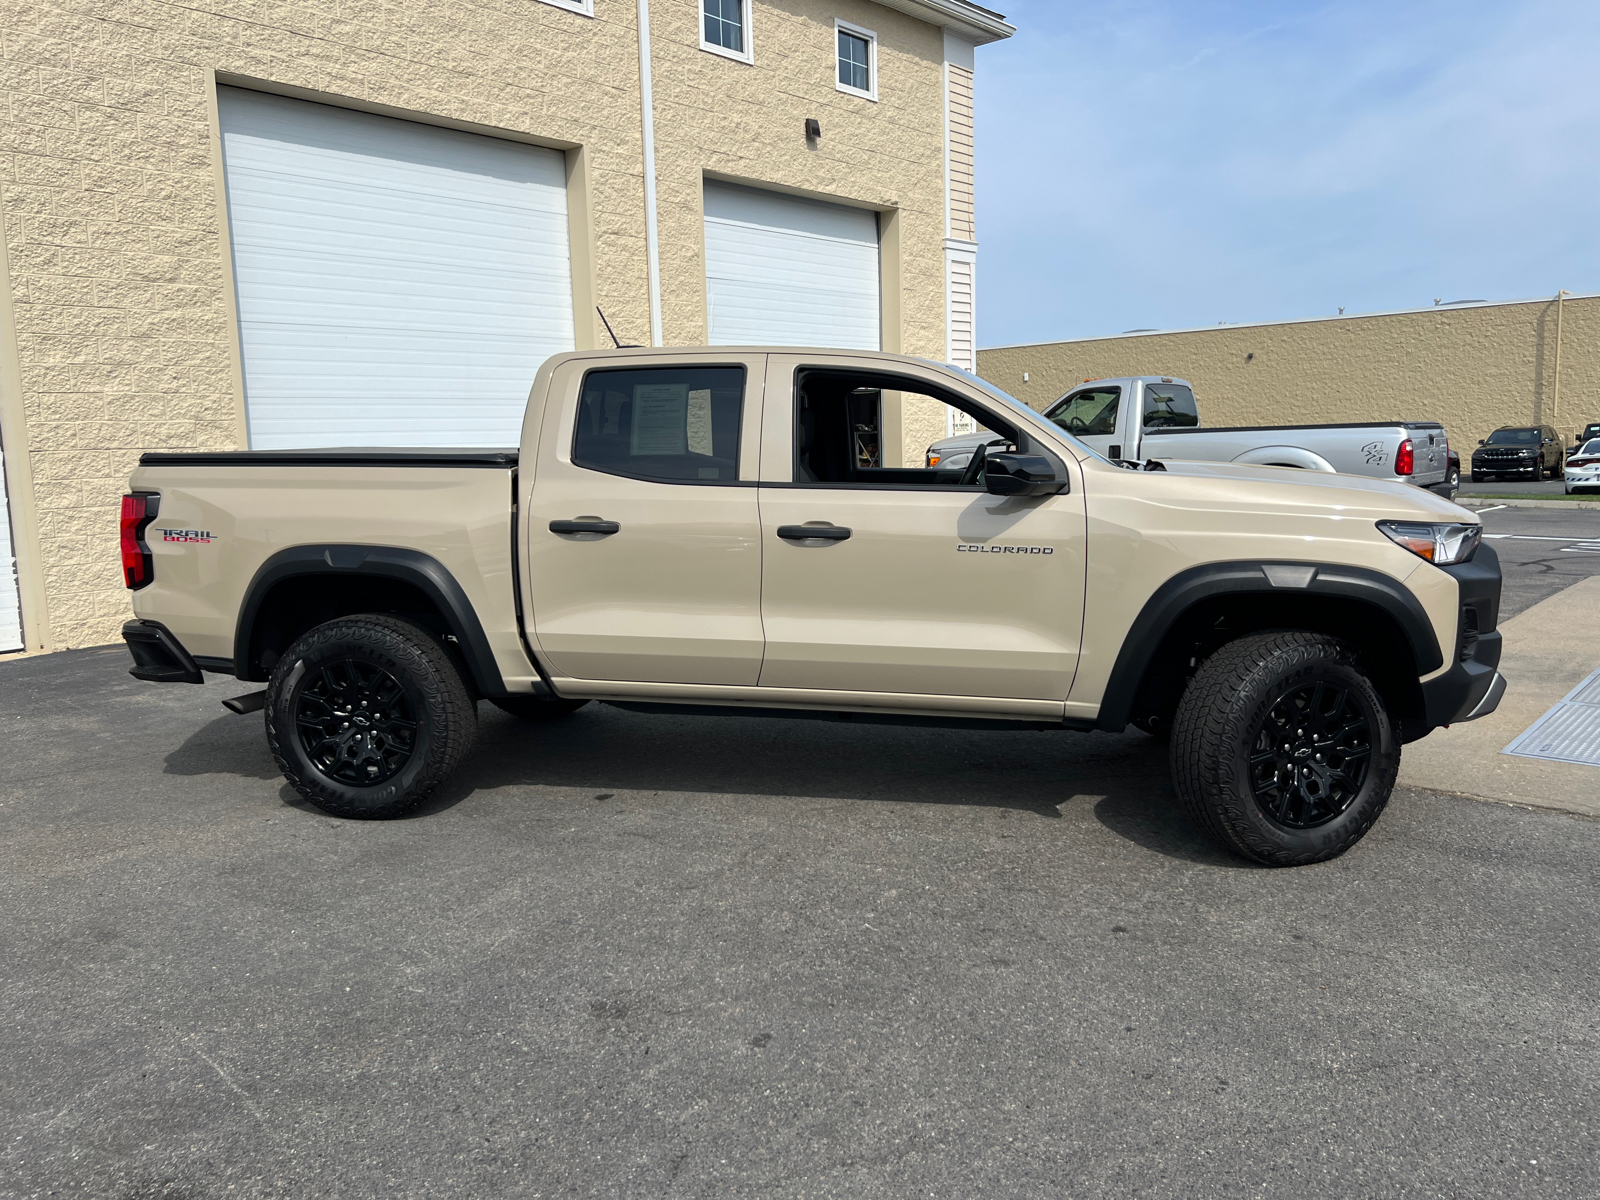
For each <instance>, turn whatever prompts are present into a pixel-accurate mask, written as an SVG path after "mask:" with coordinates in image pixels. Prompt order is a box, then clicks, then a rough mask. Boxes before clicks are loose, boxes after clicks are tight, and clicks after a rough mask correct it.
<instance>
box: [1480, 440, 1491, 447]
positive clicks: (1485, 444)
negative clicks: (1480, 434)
mask: <svg viewBox="0 0 1600 1200" xmlns="http://www.w3.org/2000/svg"><path fill="white" fill-rule="evenodd" d="M1488 444H1489V443H1488V442H1485V441H1479V443H1478V445H1480V446H1487V445H1488Z"/></svg>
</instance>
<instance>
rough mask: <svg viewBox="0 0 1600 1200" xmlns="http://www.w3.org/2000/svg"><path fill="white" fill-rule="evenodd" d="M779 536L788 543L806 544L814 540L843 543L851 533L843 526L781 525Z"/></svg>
mask: <svg viewBox="0 0 1600 1200" xmlns="http://www.w3.org/2000/svg"><path fill="white" fill-rule="evenodd" d="M778 536H779V537H781V538H783V540H784V541H786V542H806V541H810V540H812V539H813V538H820V539H822V540H823V541H828V542H842V541H844V540H845V539H846V538H847V537H849V536H850V531H849V530H848V529H846V528H845V527H844V526H843V525H779V526H778Z"/></svg>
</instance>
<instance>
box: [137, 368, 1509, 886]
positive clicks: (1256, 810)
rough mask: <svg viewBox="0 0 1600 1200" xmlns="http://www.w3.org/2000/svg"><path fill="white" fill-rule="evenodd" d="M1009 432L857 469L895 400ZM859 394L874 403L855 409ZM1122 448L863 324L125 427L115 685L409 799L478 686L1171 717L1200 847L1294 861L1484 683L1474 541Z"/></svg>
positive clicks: (1430, 500)
mask: <svg viewBox="0 0 1600 1200" xmlns="http://www.w3.org/2000/svg"><path fill="white" fill-rule="evenodd" d="M897 393H898V394H899V395H901V396H905V395H913V396H921V397H926V398H929V399H932V400H937V401H940V402H943V403H945V404H948V405H950V406H951V407H953V408H954V409H956V410H958V411H959V412H961V413H964V414H966V415H967V416H970V417H971V418H973V419H974V420H976V421H977V422H978V423H979V424H981V425H982V426H984V427H986V428H987V429H990V430H993V431H996V432H998V433H1000V434H1002V435H1003V437H1004V439H1005V440H1004V442H1002V443H1000V444H998V445H993V446H989V445H986V446H984V447H983V448H982V450H981V452H980V453H977V454H974V456H973V458H972V460H971V461H970V462H969V463H967V465H966V466H964V467H962V468H960V469H956V470H946V469H941V468H939V467H934V468H922V467H917V468H908V469H902V468H894V467H884V466H880V465H876V464H877V462H878V457H877V455H876V441H877V436H876V432H875V431H876V430H880V429H881V428H883V415H884V413H885V412H886V411H892V406H889V405H886V404H885V403H884V397H885V395H886V394H887V395H889V396H893V395H895V394H897ZM875 422H876V423H877V424H875ZM1147 467H1148V469H1136V468H1131V464H1119V463H1116V462H1113V461H1111V460H1109V459H1107V458H1105V457H1103V456H1101V455H1100V454H1098V453H1097V452H1095V451H1094V450H1093V449H1091V448H1090V447H1089V446H1087V445H1085V444H1084V443H1083V442H1081V441H1079V440H1077V439H1075V438H1074V437H1072V436H1071V435H1070V434H1069V433H1067V432H1066V431H1065V430H1064V429H1062V428H1061V427H1060V426H1058V425H1056V424H1054V423H1052V422H1050V421H1048V420H1046V419H1045V418H1044V417H1042V416H1040V415H1039V414H1038V413H1035V412H1034V411H1032V410H1031V409H1029V408H1028V407H1027V406H1025V405H1023V404H1021V403H1020V402H1018V401H1016V400H1014V399H1012V398H1011V397H1009V396H1006V395H1005V394H1004V393H1002V392H999V391H997V390H995V389H993V388H991V387H990V386H989V385H987V384H985V383H983V382H982V381H981V380H979V379H977V378H976V377H975V376H972V375H969V374H967V373H965V372H963V371H959V370H957V369H955V368H951V367H947V366H942V365H939V364H936V363H931V362H927V361H923V360H920V359H915V358H907V357H900V356H896V355H889V354H876V353H867V352H854V351H823V350H816V351H813V350H795V349H777V348H754V349H740V348H727V347H719V348H715V349H704V348H702V349H682V350H676V349H675V350H659V349H647V350H639V349H624V350H618V351H604V352H601V351H593V352H580V353H574V354H562V355H557V356H556V357H554V358H552V359H550V360H549V361H548V362H547V363H545V365H544V366H543V367H542V368H541V369H540V371H539V373H538V376H537V378H536V379H535V381H534V383H533V388H532V392H531V394H530V396H529V399H528V407H527V413H526V417H525V419H524V424H523V429H522V443H521V447H520V450H374V449H328V450H304V451H282V450H257V451H242V452H235V453H217V454H210V453H192V454H146V455H145V456H144V457H143V459H142V460H141V464H140V466H139V467H138V469H137V470H136V471H135V472H134V474H133V478H132V487H131V493H130V494H129V495H128V496H127V497H126V498H125V499H124V501H123V521H122V561H123V567H124V571H125V574H126V579H127V583H128V585H129V587H131V588H133V589H134V591H133V605H134V612H135V614H136V615H137V620H134V621H131V622H129V623H128V625H127V626H126V627H125V628H124V631H123V632H124V637H125V639H126V640H127V643H128V646H129V648H130V650H131V652H132V654H133V657H134V660H135V666H134V669H133V674H134V675H135V676H137V677H138V678H141V679H148V680H157V681H183V682H190V683H199V682H201V679H202V674H201V673H202V672H205V671H209V672H217V673H223V674H228V675H233V676H235V677H236V678H238V679H241V680H249V681H256V682H262V683H265V684H266V687H265V690H264V691H258V692H257V693H255V694H254V695H251V696H244V697H239V698H236V699H234V700H231V701H228V702H226V703H228V704H229V706H230V707H232V708H234V710H235V711H253V710H255V709H257V708H261V707H264V708H265V710H266V717H265V720H266V734H267V740H268V743H269V745H270V747H271V750H272V753H273V756H274V757H275V759H276V760H277V763H278V765H279V766H280V767H281V768H282V770H283V773H284V775H285V777H286V778H287V779H288V780H289V782H290V783H291V784H292V785H293V786H294V788H295V789H296V790H297V791H298V792H299V793H300V794H301V795H302V796H304V797H305V798H306V799H307V800H308V801H310V802H311V803H313V804H315V805H317V806H319V807H321V808H323V809H325V810H327V811H329V812H331V813H335V814H339V815H343V816H349V817H395V816H399V815H401V814H403V813H406V812H408V811H410V810H411V809H413V808H415V807H416V806H417V805H418V804H419V803H420V802H421V801H422V800H423V799H424V798H425V797H426V796H427V795H428V794H429V793H430V792H431V791H432V790H433V789H434V788H436V787H437V786H438V785H439V784H440V782H441V781H443V780H444V779H445V778H446V777H447V776H448V775H449V774H450V772H451V770H452V769H453V768H454V767H455V766H456V764H457V762H459V760H460V759H461V757H462V755H463V754H465V753H466V751H467V748H468V746H469V744H470V743H471V741H472V739H473V735H474V730H475V722H476V703H477V701H478V700H479V699H486V700H488V701H490V702H491V703H493V704H495V705H497V706H499V707H500V708H502V709H504V710H506V711H508V712H510V713H513V714H515V715H517V716H519V717H525V718H529V719H533V720H538V719H544V718H551V717H557V716H561V715H563V714H566V713H570V712H571V711H572V710H574V709H576V708H578V707H579V706H581V705H583V704H585V703H587V702H588V701H591V700H599V701H605V702H608V703H611V704H615V705H620V706H623V707H627V708H640V707H648V706H655V705H669V706H672V707H673V708H674V709H675V710H677V711H683V710H684V709H685V708H686V707H688V708H693V709H695V710H696V711H704V712H718V711H720V712H726V713H747V714H748V713H761V714H767V715H777V714H783V715H789V716H793V715H796V714H800V715H807V714H809V715H812V716H819V717H829V718H831V719H847V720H877V721H894V722H906V723H919V722H921V723H928V722H931V723H935V724H943V725H954V726H958V727H967V728H971V727H981V728H990V729H1006V728H1019V727H1021V728H1031V729H1039V730H1079V731H1091V730H1106V731H1113V732H1114V731H1120V730H1122V729H1124V728H1125V727H1126V726H1127V725H1128V724H1129V723H1132V724H1134V725H1136V726H1138V727H1139V728H1141V729H1143V730H1145V731H1146V732H1149V733H1154V734H1158V735H1168V736H1170V738H1171V763H1172V771H1173V779H1174V783H1175V785H1176V790H1177V794H1178V796H1179V797H1180V799H1181V801H1182V803H1183V805H1184V806H1185V808H1186V809H1187V811H1188V812H1189V813H1190V814H1191V815H1192V816H1193V817H1194V819H1195V820H1196V821H1197V822H1198V823H1199V824H1200V825H1201V826H1202V827H1203V828H1204V829H1206V830H1207V831H1208V832H1209V833H1210V835H1211V836H1212V837H1214V838H1215V839H1216V840H1217V841H1219V842H1220V843H1221V844H1222V845H1223V846H1225V847H1227V848H1230V849H1232V850H1233V851H1235V852H1237V853H1240V854H1243V855H1246V856H1249V857H1251V858H1254V859H1257V860H1259V861H1261V862H1265V863H1272V864H1280V865H1290V864H1298V863H1309V862H1315V861H1318V860H1321V859H1326V858H1330V857H1332V856H1334V855H1337V854H1339V853H1342V852H1343V851H1344V850H1346V849H1347V848H1349V847H1350V846H1351V845H1352V844H1354V843H1355V842H1356V841H1357V840H1358V839H1359V838H1360V837H1361V836H1362V835H1363V834H1364V833H1365V832H1366V830H1367V829H1368V828H1369V827H1370V826H1371V824H1372V822H1373V821H1374V820H1375V819H1376V818H1377V816H1378V814H1379V813H1380V811H1381V810H1382V809H1383V807H1384V804H1385V803H1386V802H1387V800H1388V798H1389V793H1390V791H1391V789H1392V787H1393V785H1394V780H1395V772H1396V770H1397V769H1398V766H1399V761H1400V746H1401V743H1403V742H1406V741H1409V740H1412V739H1414V738H1419V737H1422V736H1423V735H1425V734H1426V733H1428V732H1429V731H1430V730H1432V729H1434V728H1436V727H1438V726H1440V725H1445V724H1448V723H1450V722H1452V721H1464V720H1470V719H1472V718H1473V717H1477V716H1481V715H1483V714H1485V713H1488V712H1491V711H1493V709H1494V707H1495V706H1496V704H1497V703H1498V702H1499V699H1500V697H1501V695H1502V693H1503V692H1504V689H1505V682H1504V680H1503V678H1502V677H1501V676H1500V674H1499V672H1498V671H1497V670H1496V666H1497V665H1498V662H1499V656H1500V635H1499V634H1498V633H1497V632H1496V631H1495V627H1496V615H1497V609H1498V605H1499V593H1500V571H1499V564H1498V561H1497V560H1496V558H1495V555H1494V552H1493V550H1492V549H1490V548H1489V547H1488V546H1485V545H1480V543H1479V535H1480V526H1479V525H1478V524H1477V521H1476V518H1475V517H1474V516H1473V515H1472V514H1470V513H1468V512H1466V511H1465V510H1463V509H1460V508H1457V507H1456V506H1454V505H1453V504H1450V503H1448V502H1446V501H1445V500H1443V499H1441V498H1440V497H1438V496H1436V495H1433V494H1432V493H1429V492H1426V491H1423V490H1421V489H1419V488H1409V487H1403V486H1400V485H1398V484H1395V483H1388V482H1380V481H1376V480H1370V479H1359V478H1352V477H1349V476H1342V475H1326V474H1319V473H1315V472H1311V471H1303V470H1290V469H1284V468H1275V467H1258V466H1239V465H1235V464H1230V463H1184V462H1176V461H1174V462H1168V463H1166V464H1165V465H1164V466H1162V465H1161V464H1154V463H1152V464H1147Z"/></svg>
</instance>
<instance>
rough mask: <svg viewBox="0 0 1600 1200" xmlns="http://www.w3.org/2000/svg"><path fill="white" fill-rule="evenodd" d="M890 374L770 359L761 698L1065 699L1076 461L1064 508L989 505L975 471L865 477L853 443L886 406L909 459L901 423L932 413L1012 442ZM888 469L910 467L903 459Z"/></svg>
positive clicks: (1054, 499)
mask: <svg viewBox="0 0 1600 1200" xmlns="http://www.w3.org/2000/svg"><path fill="white" fill-rule="evenodd" d="M895 370H896V374H893V375H891V374H889V373H888V372H886V371H885V370H884V368H883V365H882V364H881V363H879V362H874V361H872V360H859V359H854V360H853V359H850V358H848V357H844V356H838V357H831V356H827V355H808V356H804V357H801V356H791V355H776V354H775V355H772V356H771V357H770V358H769V360H768V368H767V399H766V416H765V427H764V432H763V437H762V476H761V488H760V497H761V540H762V547H763V568H762V620H763V623H764V625H765V628H766V640H767V648H766V659H765V662H764V664H763V666H762V668H761V685H762V686H763V687H783V688H807V689H821V690H828V691H849V692H895V693H918V694H926V695H948V696H970V697H995V698H1008V699H1023V700H1049V701H1062V700H1065V699H1066V696H1067V692H1068V690H1069V689H1070V687H1071V685H1072V678H1073V673H1074V671H1075V669H1076V666H1077V659H1078V650H1079V640H1080V636H1081V631H1082V617H1083V588H1084V542H1085V517H1084V503H1083V494H1082V487H1081V475H1079V474H1078V472H1077V466H1076V463H1072V462H1068V463H1066V464H1065V465H1066V468H1067V470H1068V471H1069V472H1071V475H1072V478H1073V481H1074V482H1073V484H1072V490H1071V491H1070V492H1068V493H1065V494H1060V495H1055V496H1048V497H1035V498H1027V499H1022V498H1005V497H1000V496H991V495H989V494H988V493H987V492H985V491H984V489H983V486H982V483H981V480H979V479H977V478H976V472H974V473H973V476H974V477H973V478H972V479H970V480H969V479H964V478H963V472H961V471H941V470H939V469H938V468H933V469H928V468H925V467H922V466H920V465H918V466H915V467H907V468H892V467H880V466H877V465H875V464H876V463H877V462H881V461H883V458H884V456H883V455H882V453H881V448H880V453H877V454H874V453H872V452H870V447H871V444H872V442H873V441H875V439H869V438H866V437H864V436H863V434H864V432H866V431H871V429H872V425H871V416H870V414H871V412H872V411H874V405H881V404H885V403H887V406H888V408H890V409H893V408H895V407H898V408H899V410H900V412H901V422H902V425H903V428H904V432H903V434H902V435H901V436H902V437H903V438H904V439H906V442H907V444H908V445H912V446H913V450H914V451H915V450H916V448H917V447H916V444H915V442H914V439H915V438H916V437H917V436H918V435H917V432H916V430H915V429H914V428H913V425H915V424H916V421H915V420H914V419H913V418H914V417H916V419H917V420H920V419H921V418H922V416H925V415H926V414H927V413H928V411H929V409H930V406H939V405H942V404H952V405H956V406H957V407H958V408H959V411H961V412H963V413H966V414H968V415H971V416H973V417H974V418H976V419H977V420H978V421H979V422H981V423H982V424H983V425H984V426H985V427H987V428H989V429H993V430H996V431H999V432H1009V431H1008V429H1007V426H1008V422H1007V420H1006V419H1005V418H1004V416H1003V409H1002V408H1001V407H999V406H996V407H995V408H994V409H987V408H985V407H984V406H983V405H982V404H981V403H979V402H978V401H977V400H975V399H974V398H973V397H971V396H970V395H967V394H966V393H965V392H955V391H949V390H945V389H944V388H943V387H941V386H940V385H939V384H938V383H936V382H935V381H934V380H933V378H932V375H931V373H930V374H928V375H920V376H919V375H916V374H915V373H914V372H913V371H912V370H911V369H910V368H905V370H906V371H907V374H906V375H900V374H898V372H899V370H901V368H896V369H895ZM958 402H959V403H958ZM942 420H943V417H942V416H940V415H939V414H937V413H935V414H934V416H933V418H932V419H931V423H933V424H937V423H939V422H941V421H942ZM880 428H882V427H880ZM891 432H892V430H891ZM889 449H890V451H891V453H890V454H889V455H888V456H887V457H888V460H889V461H894V459H895V457H896V455H895V454H894V453H893V450H894V448H893V447H890V448H889ZM898 457H901V458H902V459H903V460H904V461H907V462H915V463H919V464H920V457H919V455H918V454H916V453H911V454H906V453H905V452H904V450H903V448H902V450H901V454H900V455H899V456H898Z"/></svg>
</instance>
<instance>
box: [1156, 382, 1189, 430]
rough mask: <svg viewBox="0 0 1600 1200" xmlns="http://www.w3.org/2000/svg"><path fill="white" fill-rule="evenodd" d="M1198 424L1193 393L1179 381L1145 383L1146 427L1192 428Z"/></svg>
mask: <svg viewBox="0 0 1600 1200" xmlns="http://www.w3.org/2000/svg"><path fill="white" fill-rule="evenodd" d="M1198 424H1200V413H1199V411H1198V410H1197V409H1196V408H1195V406H1194V393H1193V392H1191V391H1190V390H1189V389H1188V388H1186V387H1184V386H1183V385H1182V384H1181V383H1153V384H1152V383H1147V384H1145V386H1144V427H1145V428H1146V429H1192V428H1194V427H1195V426H1196V425H1198Z"/></svg>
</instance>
